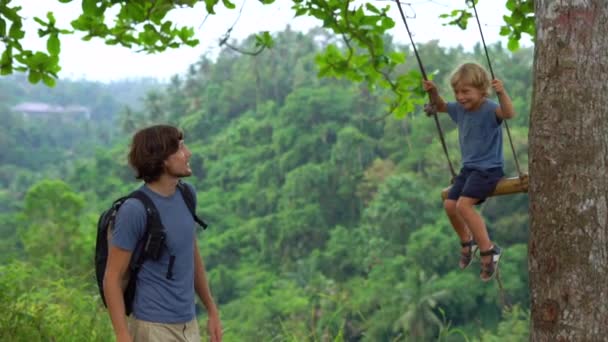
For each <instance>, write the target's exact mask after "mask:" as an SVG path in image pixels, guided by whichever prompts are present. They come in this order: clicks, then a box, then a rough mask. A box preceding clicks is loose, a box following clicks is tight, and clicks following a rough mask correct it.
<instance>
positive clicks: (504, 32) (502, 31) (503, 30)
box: [500, 26, 511, 36]
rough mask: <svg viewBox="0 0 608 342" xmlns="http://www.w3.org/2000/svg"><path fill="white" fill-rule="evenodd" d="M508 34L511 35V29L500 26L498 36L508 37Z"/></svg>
mask: <svg viewBox="0 0 608 342" xmlns="http://www.w3.org/2000/svg"><path fill="white" fill-rule="evenodd" d="M509 33H511V29H510V28H509V27H508V26H502V27H501V28H500V35H501V36H508V35H509Z"/></svg>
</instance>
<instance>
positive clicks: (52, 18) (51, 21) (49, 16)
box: [46, 12, 56, 26]
mask: <svg viewBox="0 0 608 342" xmlns="http://www.w3.org/2000/svg"><path fill="white" fill-rule="evenodd" d="M46 18H47V19H48V20H49V25H50V26H54V25H55V22H56V20H55V16H54V15H53V12H46Z"/></svg>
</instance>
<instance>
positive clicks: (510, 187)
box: [441, 174, 528, 200]
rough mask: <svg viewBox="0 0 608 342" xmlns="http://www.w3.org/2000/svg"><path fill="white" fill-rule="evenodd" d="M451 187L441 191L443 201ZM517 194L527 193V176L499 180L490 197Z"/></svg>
mask: <svg viewBox="0 0 608 342" xmlns="http://www.w3.org/2000/svg"><path fill="white" fill-rule="evenodd" d="M450 188H451V186H449V187H447V188H445V189H443V190H442V191H441V198H442V199H443V200H445V199H447V198H448V191H449V190H450ZM519 192H528V174H523V175H522V176H521V178H520V177H510V178H503V179H501V180H500V181H499V182H498V184H497V185H496V189H494V192H493V193H492V194H491V195H490V197H491V196H501V195H509V194H516V193H519Z"/></svg>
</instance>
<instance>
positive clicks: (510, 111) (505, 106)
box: [492, 79, 515, 120]
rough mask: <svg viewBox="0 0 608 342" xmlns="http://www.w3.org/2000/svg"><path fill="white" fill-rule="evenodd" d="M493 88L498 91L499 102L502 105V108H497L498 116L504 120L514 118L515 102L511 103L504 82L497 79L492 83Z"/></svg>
mask: <svg viewBox="0 0 608 342" xmlns="http://www.w3.org/2000/svg"><path fill="white" fill-rule="evenodd" d="M492 87H493V88H494V90H495V91H496V94H497V95H498V102H499V103H500V106H498V108H496V116H498V117H499V118H501V119H503V120H507V119H511V118H513V117H514V116H515V109H514V108H513V102H512V101H511V98H510V97H509V94H507V91H506V90H505V88H504V86H503V84H502V82H501V81H500V80H497V79H495V80H493V81H492Z"/></svg>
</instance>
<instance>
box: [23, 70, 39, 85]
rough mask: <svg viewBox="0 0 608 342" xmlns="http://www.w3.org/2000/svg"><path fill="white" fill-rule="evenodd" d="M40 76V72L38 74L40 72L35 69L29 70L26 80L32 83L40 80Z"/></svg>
mask: <svg viewBox="0 0 608 342" xmlns="http://www.w3.org/2000/svg"><path fill="white" fill-rule="evenodd" d="M40 78H42V74H40V72H39V71H36V70H30V73H29V75H28V76H27V79H28V81H30V83H32V84H36V83H38V82H40Z"/></svg>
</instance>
